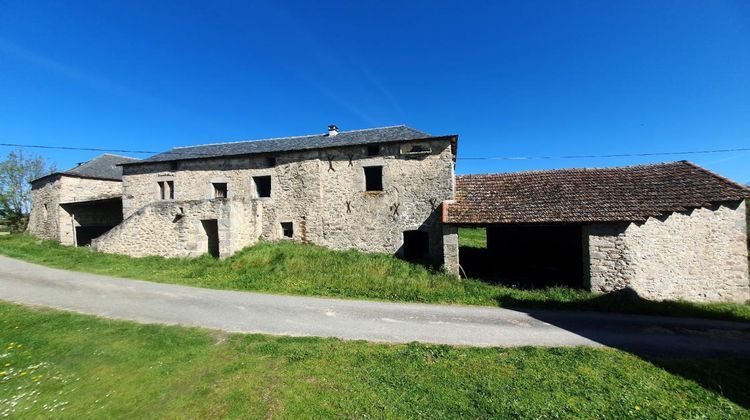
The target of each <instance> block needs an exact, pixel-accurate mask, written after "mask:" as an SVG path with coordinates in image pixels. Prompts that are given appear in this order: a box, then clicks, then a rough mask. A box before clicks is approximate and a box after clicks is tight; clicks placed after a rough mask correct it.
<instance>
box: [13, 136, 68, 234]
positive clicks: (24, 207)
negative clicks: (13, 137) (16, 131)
mask: <svg viewBox="0 0 750 420" xmlns="http://www.w3.org/2000/svg"><path fill="white" fill-rule="evenodd" d="M55 170H56V168H55V166H54V164H50V163H49V162H47V161H46V160H45V159H44V158H43V157H41V156H37V155H33V154H27V153H24V152H23V150H16V151H11V152H10V153H8V155H7V156H6V157H5V159H4V160H3V161H1V162H0V219H2V220H0V224H2V225H4V226H6V227H7V228H9V230H10V231H11V232H24V231H25V230H26V226H27V225H28V223H29V213H30V212H31V181H32V180H34V179H37V178H40V177H42V176H44V175H48V174H51V173H53V172H55Z"/></svg>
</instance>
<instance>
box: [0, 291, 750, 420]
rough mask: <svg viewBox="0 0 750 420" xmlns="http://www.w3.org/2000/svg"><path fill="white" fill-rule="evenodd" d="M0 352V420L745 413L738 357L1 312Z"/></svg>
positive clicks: (0, 307) (745, 374)
mask: <svg viewBox="0 0 750 420" xmlns="http://www.w3.org/2000/svg"><path fill="white" fill-rule="evenodd" d="M0 345H2V348H3V351H2V353H0V416H4V415H10V416H19V417H20V416H24V417H52V416H54V417H66V418H90V417H97V418H109V417H119V418H122V417H128V418H163V417H167V418H174V417H180V418H191V417H200V418H208V417H211V418H215V417H220V416H228V417H243V418H261V417H266V418H268V417H278V418H299V417H306V418H311V417H314V418H320V417H332V416H337V417H378V418H396V417H401V418H407V417H408V418H413V417H428V418H489V417H495V418H497V417H503V418H507V417H513V418H560V417H567V418H622V417H636V418H697V417H700V418H729V417H747V416H750V412H749V411H748V410H747V409H746V408H743V407H747V406H748V402H750V401H748V398H747V393H746V390H747V388H748V386H750V369H749V368H748V366H750V364H748V361H745V360H700V359H694V360H666V359H652V360H648V361H647V360H644V359H641V358H639V357H637V356H634V355H630V354H627V353H623V352H620V351H616V350H594V349H584V348H570V349H539V348H519V349H466V348H452V347H448V346H432V345H418V344H409V345H382V344H370V343H364V342H343V341H339V340H335V339H313V338H274V337H269V336H262V335H224V334H220V333H217V332H211V331H205V330H199V329H186V328H180V327H165V326H152V325H147V326H144V325H138V324H133V323H128V322H119V321H107V320H101V319H98V318H93V317H88V316H83V315H76V314H69V313H63V312H56V311H47V310H44V311H40V310H32V309H27V308H23V307H19V306H15V305H10V304H5V303H0ZM342 396H345V398H342Z"/></svg>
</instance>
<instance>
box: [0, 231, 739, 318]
mask: <svg viewBox="0 0 750 420" xmlns="http://www.w3.org/2000/svg"><path fill="white" fill-rule="evenodd" d="M0 254H3V255H7V256H10V257H14V258H20V259H23V260H27V261H31V262H35V263H39V264H44V265H47V266H51V267H57V268H64V269H69V270H78V271H86V272H91V273H98V274H107V275H114V276H120V277H129V278H135V279H143V280H150V281H156V282H162V283H176V284H186V285H190V286H197V287H206V288H214V289H229V290H252V291H260V292H269V293H279V294H295V295H311V296H331V297H343V298H356V299H375V300H389V301H409V302H432V303H459V304H469V305H489V306H498V305H499V306H504V307H537V308H539V307H541V308H559V309H586V310H597V311H609V312H623V313H646V314H661V315H673V316H696V317H705V318H717V319H734V320H743V321H750V305H748V304H743V305H740V304H693V303H686V302H649V301H644V300H633V299H632V298H631V297H627V296H625V297H623V296H617V295H596V294H593V293H590V292H585V291H581V290H574V289H566V288H551V289H544V290H518V289H514V288H509V287H502V286H497V285H491V284H487V283H483V282H481V281H478V280H462V281H459V280H456V279H454V278H452V277H450V276H448V275H445V274H442V273H439V272H435V271H431V270H429V269H427V268H425V267H422V266H419V265H415V264H410V263H407V262H404V261H401V260H399V259H396V258H393V257H392V256H389V255H384V254H364V253H361V252H357V251H331V250H328V249H325V248H322V247H318V246H314V245H301V244H298V243H293V242H289V241H283V242H279V243H260V244H258V245H256V246H253V247H249V248H246V249H244V250H243V251H241V252H238V253H237V254H235V255H234V256H232V257H231V258H228V259H226V260H221V261H220V260H215V259H212V258H210V257H207V256H205V257H202V258H197V259H164V258H160V257H147V258H130V257H126V256H121V255H110V254H102V253H95V252H91V251H90V250H89V249H88V248H86V247H81V248H74V247H66V246H61V245H59V244H57V243H56V242H53V241H39V240H37V239H34V238H32V237H30V236H27V235H9V236H0Z"/></svg>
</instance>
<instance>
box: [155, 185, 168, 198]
mask: <svg viewBox="0 0 750 420" xmlns="http://www.w3.org/2000/svg"><path fill="white" fill-rule="evenodd" d="M157 184H159V200H165V199H166V198H167V185H166V183H165V182H164V181H159V182H157Z"/></svg>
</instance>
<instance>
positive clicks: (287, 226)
mask: <svg viewBox="0 0 750 420" xmlns="http://www.w3.org/2000/svg"><path fill="white" fill-rule="evenodd" d="M281 231H282V232H283V233H284V237H285V238H292V237H294V225H293V224H292V222H281Z"/></svg>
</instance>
